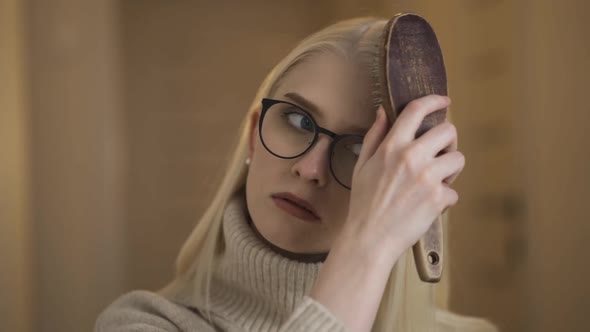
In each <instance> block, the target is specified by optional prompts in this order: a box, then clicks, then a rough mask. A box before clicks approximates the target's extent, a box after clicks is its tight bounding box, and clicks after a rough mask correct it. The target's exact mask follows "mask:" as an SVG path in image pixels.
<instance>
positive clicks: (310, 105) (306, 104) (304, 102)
mask: <svg viewBox="0 0 590 332" xmlns="http://www.w3.org/2000/svg"><path fill="white" fill-rule="evenodd" d="M285 97H287V98H291V100H293V101H294V102H296V103H298V104H300V105H301V106H303V107H305V108H306V110H308V111H309V112H311V113H313V114H314V115H316V116H317V117H319V118H323V117H324V115H323V114H322V112H320V109H319V107H317V106H316V105H315V104H314V103H312V102H311V101H309V100H307V99H305V98H303V96H302V95H300V94H298V93H296V92H287V93H285Z"/></svg>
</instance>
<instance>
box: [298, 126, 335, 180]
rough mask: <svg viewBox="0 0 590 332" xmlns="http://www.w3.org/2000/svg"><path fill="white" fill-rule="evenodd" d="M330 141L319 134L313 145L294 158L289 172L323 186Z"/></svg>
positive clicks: (327, 165)
mask: <svg viewBox="0 0 590 332" xmlns="http://www.w3.org/2000/svg"><path fill="white" fill-rule="evenodd" d="M330 142H331V138H329V137H327V136H325V135H321V136H320V137H319V138H318V140H317V142H316V143H315V144H314V146H312V147H311V148H310V149H309V150H307V152H305V153H304V154H303V155H302V156H300V157H299V158H296V159H295V164H293V166H292V168H291V172H292V173H293V174H294V175H295V176H297V177H301V178H303V179H304V180H307V181H310V182H313V183H314V184H316V185H318V186H321V187H323V186H325V185H326V183H327V181H328V177H329V172H330V170H329V168H330V159H329V158H330V156H329V155H328V153H329V150H330Z"/></svg>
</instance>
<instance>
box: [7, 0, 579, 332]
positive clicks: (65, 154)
mask: <svg viewBox="0 0 590 332" xmlns="http://www.w3.org/2000/svg"><path fill="white" fill-rule="evenodd" d="M401 11H413V12H416V13H419V14H421V15H423V16H424V17H425V18H426V19H427V20H429V21H430V23H431V24H432V25H433V27H434V29H435V31H436V32H437V35H438V37H439V40H440V43H441V46H442V48H443V53H444V56H445V61H446V65H447V71H448V78H449V87H450V96H451V97H452V98H453V106H452V111H453V120H454V121H455V124H456V125H457V128H458V131H459V149H460V150H461V151H462V152H463V153H464V154H465V156H466V161H467V163H466V167H465V169H464V171H463V173H462V175H461V176H460V177H459V179H458V181H457V182H456V184H455V185H454V186H455V188H456V189H457V191H458V192H459V194H460V197H461V198H460V201H459V203H458V204H457V206H456V207H454V208H453V210H452V211H451V213H450V215H451V224H450V227H449V229H447V231H448V233H447V234H449V239H450V254H449V255H450V256H451V259H450V262H451V268H452V269H453V270H452V275H450V284H451V293H450V309H451V310H453V311H456V312H459V313H462V314H468V315H476V316H481V317H486V318H489V319H490V320H491V321H493V322H494V323H495V324H496V325H498V326H499V327H500V328H501V330H502V331H514V332H515V331H588V330H590V328H589V327H588V326H589V325H590V323H589V322H588V321H587V315H588V313H590V312H589V309H590V283H589V282H588V274H589V273H590V265H589V264H588V263H587V261H586V259H587V258H588V245H587V241H588V239H587V238H588V236H589V235H590V218H589V217H590V213H589V212H588V198H589V197H590V175H589V174H588V171H589V170H590V148H589V144H588V143H586V142H584V139H585V137H587V136H586V135H587V134H588V133H589V132H590V131H589V129H590V128H589V127H590V125H589V124H590V107H589V106H588V105H589V104H588V102H587V98H588V93H587V92H586V89H587V87H588V83H587V80H588V77H589V75H590V45H589V43H588V39H587V38H588V33H589V32H590V20H588V18H587V17H586V16H587V13H589V12H590V2H588V1H583V0H578V1H573V0H571V1H557V0H554V1H552V0H535V1H533V0H521V1H501V0H449V1H425V0H424V1H420V0H413V1H409V0H407V1H399V0H398V1H383V0H362V1H361V0H344V1H342V0H341V1H336V0H325V1H313V0H298V1H260V0H251V1H220V0H218V1H196V0H195V1H170V0H167V1H162V0H160V1H156V0H141V1H140V0H126V1H116V0H101V1H77V0H54V1H43V0H24V1H19V0H0V325H1V327H0V328H1V329H2V330H5V331H24V332H32V331H63V332H67V331H84V330H86V331H88V330H91V329H92V326H93V324H94V320H95V319H96V316H97V315H98V313H99V312H100V311H101V310H102V309H103V308H104V307H105V306H106V305H108V304H109V303H111V302H112V301H113V300H114V299H115V298H116V297H117V296H119V295H121V294H123V293H124V292H127V291H130V290H132V289H158V288H159V287H161V286H162V285H163V284H164V283H166V282H167V281H168V280H170V278H171V277H172V273H173V262H174V259H175V257H176V254H177V252H178V251H179V249H180V246H181V245H182V243H183V242H184V240H185V239H186V237H187V236H188V234H189V232H190V231H191V230H192V228H193V227H194V224H195V222H196V221H197V219H198V217H199V216H200V214H201V213H202V212H203V210H204V208H205V206H206V205H207V204H208V203H209V201H210V194H211V193H212V192H213V190H214V189H215V187H216V186H217V185H218V182H219V180H220V178H221V173H220V169H221V168H223V167H222V166H223V163H224V162H225V161H226V158H227V154H228V152H229V149H230V146H231V144H232V142H233V140H234V138H235V134H236V130H237V129H238V126H239V123H240V121H241V119H242V117H243V116H244V114H245V112H246V110H247V108H248V106H249V105H250V103H251V102H252V98H253V97H254V93H255V92H256V90H257V88H258V86H259V84H260V83H261V81H262V79H263V77H264V76H265V75H266V73H267V72H268V71H269V70H270V69H271V68H272V66H273V65H274V64H275V63H276V62H278V61H279V60H280V59H281V58H282V57H283V56H285V55H286V54H287V53H288V52H289V50H290V49H291V48H292V47H293V46H294V45H295V43H296V42H297V41H299V40H300V39H302V38H303V37H305V36H307V35H308V34H310V33H312V32H314V31H316V30H318V29H320V28H322V27H324V26H326V25H328V24H331V23H334V22H336V21H338V20H340V19H345V18H351V17H355V16H363V15H379V16H384V17H390V16H391V15H393V14H395V13H397V12H401Z"/></svg>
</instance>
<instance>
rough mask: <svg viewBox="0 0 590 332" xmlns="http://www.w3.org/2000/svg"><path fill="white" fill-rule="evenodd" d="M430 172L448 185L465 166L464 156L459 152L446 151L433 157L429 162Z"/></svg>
mask: <svg viewBox="0 0 590 332" xmlns="http://www.w3.org/2000/svg"><path fill="white" fill-rule="evenodd" d="M430 167H431V170H430V172H431V174H432V176H433V177H434V178H436V179H442V181H441V182H443V183H445V184H447V185H450V184H451V183H452V182H453V181H455V178H457V176H458V175H459V173H461V171H462V170H463V168H464V167H465V156H464V155H463V154H462V153H461V152H459V151H454V152H447V153H445V154H443V155H442V156H440V157H437V158H434V162H433V163H432V164H431V166H430Z"/></svg>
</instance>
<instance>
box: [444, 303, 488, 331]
mask: <svg viewBox="0 0 590 332" xmlns="http://www.w3.org/2000/svg"><path fill="white" fill-rule="evenodd" d="M435 316H436V322H437V325H438V327H439V329H438V331H440V332H498V331H499V330H498V328H497V327H496V326H495V325H494V324H492V323H491V322H490V321H488V320H487V319H484V318H480V317H472V316H464V315H460V314H457V313H454V312H451V311H448V310H444V309H440V308H437V309H436V313H435Z"/></svg>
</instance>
